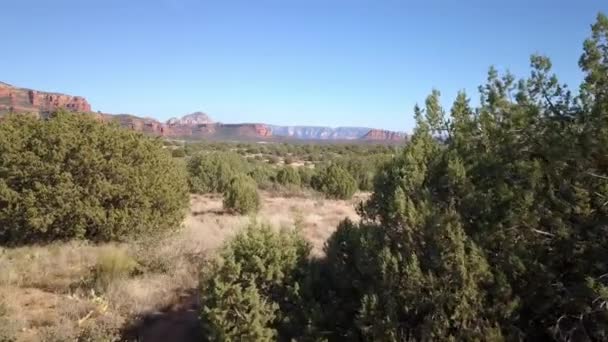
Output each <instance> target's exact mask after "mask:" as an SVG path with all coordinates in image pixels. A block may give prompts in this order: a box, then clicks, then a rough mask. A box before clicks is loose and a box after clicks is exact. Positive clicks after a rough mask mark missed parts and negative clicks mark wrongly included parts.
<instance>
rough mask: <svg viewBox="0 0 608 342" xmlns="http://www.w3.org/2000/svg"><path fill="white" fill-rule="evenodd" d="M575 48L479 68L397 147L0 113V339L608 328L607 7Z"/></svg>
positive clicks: (487, 333) (454, 336) (257, 337)
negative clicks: (513, 65)
mask: <svg viewBox="0 0 608 342" xmlns="http://www.w3.org/2000/svg"><path fill="white" fill-rule="evenodd" d="M583 47H584V52H583V54H582V56H581V58H580V60H579V65H580V68H581V70H582V72H583V73H584V75H585V77H584V81H583V82H582V84H581V85H580V87H579V88H578V89H579V90H578V91H577V92H573V91H571V90H569V88H568V87H567V86H566V85H564V84H561V83H560V82H559V79H558V78H557V76H556V75H554V74H553V72H552V71H551V61H550V60H549V58H547V57H544V56H540V55H534V56H532V57H531V59H530V62H531V63H530V66H531V72H530V75H529V77H527V78H523V79H517V78H516V77H515V76H514V75H512V74H510V73H508V72H507V73H500V72H499V71H497V70H496V69H494V68H490V70H489V72H488V76H487V80H486V82H485V84H483V85H482V86H480V88H479V99H480V100H479V105H478V106H476V107H473V106H472V105H471V103H470V98H469V95H467V94H466V93H465V92H464V91H462V92H459V93H458V95H457V97H456V99H455V101H454V102H453V104H452V105H451V108H450V109H449V110H448V109H444V108H443V107H442V102H441V93H440V92H439V91H438V90H433V91H432V92H431V93H430V94H429V96H428V97H427V98H426V99H425V102H424V104H423V105H422V106H418V105H417V106H416V107H415V108H414V114H415V119H416V127H415V129H414V132H413V134H412V135H411V137H410V139H409V141H408V143H407V144H406V145H404V146H401V147H391V146H374V145H316V146H313V145H296V144H247V143H184V142H173V141H165V142H164V143H161V142H160V141H159V140H158V139H153V138H149V137H145V136H143V135H140V134H137V133H133V132H129V131H126V130H121V129H119V128H117V127H115V126H112V125H108V124H106V123H101V122H98V121H96V120H95V119H93V118H92V117H89V116H87V115H84V114H82V115H80V114H69V115H68V114H66V113H57V114H54V115H52V116H51V117H49V118H46V119H43V120H40V119H38V118H34V117H30V116H25V115H22V116H10V117H8V118H7V119H5V120H3V122H2V123H1V124H0V155H1V156H2V159H0V205H1V206H0V244H1V245H2V249H0V270H2V272H0V340H1V341H13V340H20V341H32V340H33V341H70V340H75V341H114V340H121V339H123V340H154V338H156V339H160V340H188V339H190V340H210V341H274V340H280V341H291V340H296V341H342V340H350V341H406V340H407V341H519V340H541V341H543V340H556V341H605V340H608V310H607V307H608V282H607V279H608V276H607V275H608V264H607V263H606V260H608V226H606V222H607V221H608V206H607V205H606V204H607V203H608V200H607V198H608V163H606V155H608V141H606V140H607V139H608V120H607V118H606V115H607V113H608V72H607V71H608V18H607V17H606V16H604V15H602V14H600V15H598V18H597V22H596V23H595V24H594V25H593V26H592V34H591V36H590V38H588V39H587V40H586V41H585V43H584V46H583ZM163 145H164V147H163ZM177 151H179V152H177ZM188 190H189V191H190V193H191V194H190V195H188ZM361 190H370V191H371V192H370V193H368V194H364V193H361ZM188 196H190V197H188ZM188 200H189V205H190V209H189V211H187V208H186V207H187V206H188ZM355 208H356V212H355ZM256 213H257V217H256V216H255V215H256ZM178 304H179V305H178ZM182 309H184V310H182ZM178 312H179V313H181V314H182V315H183V316H180V317H181V318H180V319H179V320H178V321H179V322H181V323H184V322H185V323H187V324H185V325H183V324H176V325H172V324H173V323H175V322H174V321H173V320H167V317H168V315H170V314H172V313H178ZM151 317H152V318H151ZM154 317H156V318H154ZM163 327H164V328H163ZM161 328H162V329H161Z"/></svg>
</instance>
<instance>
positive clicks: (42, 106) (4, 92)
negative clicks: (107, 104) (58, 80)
mask: <svg viewBox="0 0 608 342" xmlns="http://www.w3.org/2000/svg"><path fill="white" fill-rule="evenodd" d="M61 108H63V109H66V110H69V111H74V112H90V111H91V105H90V104H89V103H88V102H87V100H86V99H85V98H84V97H80V96H71V95H65V94H59V93H49V92H42V91H37V90H33V89H25V88H18V87H14V86H12V85H10V84H7V83H2V82H0V114H1V113H6V112H11V111H12V112H33V113H40V114H43V113H48V112H52V111H55V110H57V109H61Z"/></svg>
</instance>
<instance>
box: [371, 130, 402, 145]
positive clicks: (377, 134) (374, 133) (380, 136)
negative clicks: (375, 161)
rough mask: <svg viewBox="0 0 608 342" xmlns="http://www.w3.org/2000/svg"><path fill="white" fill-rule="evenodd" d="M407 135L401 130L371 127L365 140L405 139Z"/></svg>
mask: <svg viewBox="0 0 608 342" xmlns="http://www.w3.org/2000/svg"><path fill="white" fill-rule="evenodd" d="M406 138H407V135H406V134H405V133H401V132H393V131H387V130H383V129H370V130H369V132H367V134H366V135H364V136H363V138H362V139H363V140H367V141H395V142H396V141H405V139H406Z"/></svg>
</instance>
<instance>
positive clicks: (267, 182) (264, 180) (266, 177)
mask: <svg viewBox="0 0 608 342" xmlns="http://www.w3.org/2000/svg"><path fill="white" fill-rule="evenodd" d="M276 174H277V172H276V169H275V168H273V167H271V166H270V165H268V164H266V163H256V164H255V166H253V168H252V169H251V171H249V173H248V175H249V177H251V178H253V180H254V181H255V182H256V183H257V185H258V187H259V188H260V189H267V188H269V187H271V185H272V183H273V182H274V180H275V178H276Z"/></svg>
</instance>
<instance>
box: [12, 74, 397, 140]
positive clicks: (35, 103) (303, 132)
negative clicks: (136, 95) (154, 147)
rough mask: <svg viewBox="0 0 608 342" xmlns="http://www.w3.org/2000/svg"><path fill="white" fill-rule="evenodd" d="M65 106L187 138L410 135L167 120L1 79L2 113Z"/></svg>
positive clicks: (200, 117) (198, 115) (200, 118)
mask: <svg viewBox="0 0 608 342" xmlns="http://www.w3.org/2000/svg"><path fill="white" fill-rule="evenodd" d="M60 108H64V109H66V110H68V111H73V112H89V113H94V114H95V115H97V116H98V117H99V118H100V119H101V120H104V121H115V122H118V123H119V124H120V125H121V126H123V127H125V128H128V129H133V130H137V131H141V132H144V133H147V134H152V135H160V136H165V137H169V138H183V139H218V140H228V139H229V140H327V141H345V140H355V141H375V142H402V141H405V140H406V139H407V135H406V134H405V133H402V132H393V131H387V130H381V129H373V128H367V127H336V128H332V127H322V126H277V125H269V124H263V123H236V124H225V123H218V122H214V121H213V120H212V119H211V118H210V117H209V116H208V115H207V114H206V113H203V112H195V113H192V114H188V115H184V116H182V117H181V118H171V119H169V120H167V122H160V121H158V120H156V119H152V118H146V117H140V116H136V115H130V114H108V113H102V112H92V110H91V105H90V104H89V103H88V101H87V100H86V99H85V98H84V97H81V96H71V95H66V94H60V93H51V92H44V91H38V90H33V89H26V88H18V87H15V86H12V85H10V84H7V83H3V82H0V116H1V115H3V114H6V113H9V112H16V113H25V112H31V113H38V114H40V115H45V114H47V113H50V112H52V111H55V110H57V109H60Z"/></svg>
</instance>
